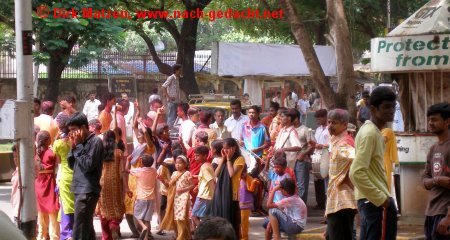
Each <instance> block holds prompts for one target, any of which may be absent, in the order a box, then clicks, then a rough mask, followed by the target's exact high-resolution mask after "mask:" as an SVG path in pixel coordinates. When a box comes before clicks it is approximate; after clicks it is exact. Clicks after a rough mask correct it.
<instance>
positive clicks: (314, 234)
mask: <svg viewBox="0 0 450 240" xmlns="http://www.w3.org/2000/svg"><path fill="white" fill-rule="evenodd" d="M418 227H422V226H418ZM325 229H326V226H323V227H318V228H312V229H308V230H306V231H305V232H303V233H300V234H297V236H296V238H297V239H314V240H319V239H320V240H323V239H325V238H324V237H323V233H324V232H325ZM319 231H320V232H319ZM357 239H358V238H357ZM425 239H426V238H425V235H424V234H417V235H416V236H397V240H425Z"/></svg>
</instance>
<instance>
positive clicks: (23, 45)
mask: <svg viewBox="0 0 450 240" xmlns="http://www.w3.org/2000/svg"><path fill="white" fill-rule="evenodd" d="M31 14H32V10H31V1H30V0H15V24H16V26H15V27H16V63H17V100H19V101H25V102H26V103H27V104H26V105H27V108H26V109H20V110H19V111H24V115H23V116H24V119H21V123H23V125H24V127H25V128H29V131H26V132H27V134H26V135H25V137H23V138H20V139H19V140H18V145H19V158H20V177H21V183H22V185H21V189H20V191H21V192H22V194H21V199H20V201H21V203H20V205H21V208H20V210H19V211H20V213H19V216H20V219H19V228H20V229H21V230H22V232H23V233H24V235H25V236H26V237H27V238H28V239H32V238H34V237H35V235H36V234H35V233H36V193H35V190H34V176H35V168H34V144H33V132H34V127H33V120H32V115H31V112H32V104H31V102H32V101H31V100H32V96H33V58H32V40H33V39H32V33H33V32H32V21H31V20H32V16H31Z"/></svg>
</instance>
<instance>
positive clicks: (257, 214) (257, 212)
mask: <svg viewBox="0 0 450 240" xmlns="http://www.w3.org/2000/svg"><path fill="white" fill-rule="evenodd" d="M268 215H269V214H268V213H267V212H266V211H264V210H262V209H258V210H255V211H253V212H252V213H251V215H250V216H251V217H266V216H268Z"/></svg>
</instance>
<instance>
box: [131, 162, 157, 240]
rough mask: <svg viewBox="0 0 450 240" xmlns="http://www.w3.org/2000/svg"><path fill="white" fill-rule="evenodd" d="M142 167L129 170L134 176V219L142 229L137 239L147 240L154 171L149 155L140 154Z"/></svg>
mask: <svg viewBox="0 0 450 240" xmlns="http://www.w3.org/2000/svg"><path fill="white" fill-rule="evenodd" d="M140 158H141V161H142V165H143V167H141V168H134V169H131V170H130V174H131V175H133V176H136V182H137V184H136V190H137V193H136V202H135V203H134V217H135V218H136V219H137V221H138V222H139V225H141V227H142V232H141V235H140V237H139V239H145V240H147V239H148V238H149V235H150V236H151V232H150V231H151V226H150V222H151V221H152V216H153V211H154V205H155V184H156V169H155V168H152V165H153V162H154V161H155V160H154V159H153V157H152V156H150V155H149V154H142V155H141V157H140Z"/></svg>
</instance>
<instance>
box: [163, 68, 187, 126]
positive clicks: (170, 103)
mask: <svg viewBox="0 0 450 240" xmlns="http://www.w3.org/2000/svg"><path fill="white" fill-rule="evenodd" d="M172 70H173V74H172V75H170V76H169V77H168V78H167V80H166V81H165V82H164V83H163V85H162V87H163V94H164V95H165V96H166V99H167V108H168V114H167V115H168V116H167V124H168V125H169V126H173V123H174V122H175V119H176V118H177V105H178V104H179V103H180V77H181V73H182V72H183V67H182V66H181V65H180V64H175V65H173V66H172Z"/></svg>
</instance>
